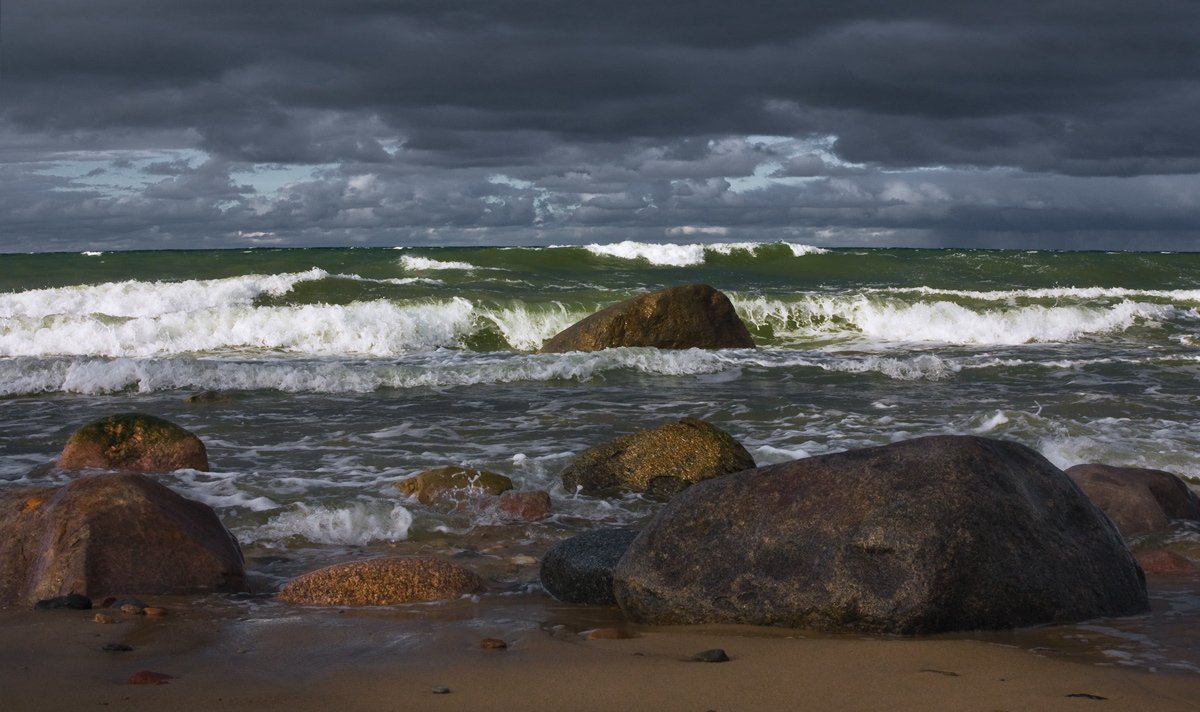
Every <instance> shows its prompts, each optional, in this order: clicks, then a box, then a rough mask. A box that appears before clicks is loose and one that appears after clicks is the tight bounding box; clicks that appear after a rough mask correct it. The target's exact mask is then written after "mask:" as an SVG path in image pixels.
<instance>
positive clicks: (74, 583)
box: [0, 473, 245, 605]
mask: <svg viewBox="0 0 1200 712" xmlns="http://www.w3.org/2000/svg"><path fill="white" fill-rule="evenodd" d="M243 588H245V571H244V569H243V563H242V554H241V550H240V549H239V548H238V544H237V541H236V540H235V539H234V538H233V535H231V534H230V533H229V531H228V530H227V529H225V527H224V526H222V525H221V521H220V520H219V519H218V518H217V515H216V513H215V512H214V511H213V510H212V508H211V507H209V506H208V505H206V504H203V503H200V502H195V501H192V500H189V499H186V498H184V497H182V496H180V495H178V494H176V493H175V492H172V491H171V490H170V489H168V488H166V487H164V486H163V485H161V484H159V483H158V482H156V481H154V480H153V479H151V478H149V477H146V476H145V475H139V474H133V473H119V474H108V475H97V476H91V477H80V478H78V479H75V480H73V481H71V482H70V483H68V484H66V485H64V486H62V487H58V488H45V489H33V490H14V491H9V492H5V493H3V494H0V605H7V604H13V603H21V602H32V601H37V600H39V599H42V598H49V597H53V596H61V595H65V594H67V593H79V594H83V595H87V596H90V597H94V598H96V599H100V600H103V599H104V598H105V597H106V596H109V595H112V594H123V593H128V592H137V593H143V594H171V593H201V592H210V591H239V590H242V589H243Z"/></svg>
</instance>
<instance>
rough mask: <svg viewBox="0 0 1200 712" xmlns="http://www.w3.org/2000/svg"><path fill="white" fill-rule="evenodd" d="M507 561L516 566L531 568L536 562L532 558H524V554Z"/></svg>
mask: <svg viewBox="0 0 1200 712" xmlns="http://www.w3.org/2000/svg"><path fill="white" fill-rule="evenodd" d="M509 561H510V562H512V563H514V564H516V565H517V566H532V565H534V564H536V563H537V562H538V560H537V559H535V558H533V557H532V556H526V555H525V554H517V555H516V556H514V557H512V558H511V559H509Z"/></svg>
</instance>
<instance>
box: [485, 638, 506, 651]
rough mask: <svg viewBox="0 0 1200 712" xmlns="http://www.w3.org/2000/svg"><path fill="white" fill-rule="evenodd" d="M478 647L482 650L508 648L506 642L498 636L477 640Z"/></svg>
mask: <svg viewBox="0 0 1200 712" xmlns="http://www.w3.org/2000/svg"><path fill="white" fill-rule="evenodd" d="M479 647H481V648H483V649H484V650H505V649H507V648H508V643H506V642H504V641H503V640H500V639H499V638H484V639H483V640H481V641H479Z"/></svg>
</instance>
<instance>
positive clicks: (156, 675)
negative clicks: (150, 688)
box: [125, 670, 171, 685]
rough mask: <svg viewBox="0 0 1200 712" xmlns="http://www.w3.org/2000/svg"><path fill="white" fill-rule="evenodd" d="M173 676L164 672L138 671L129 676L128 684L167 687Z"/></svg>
mask: <svg viewBox="0 0 1200 712" xmlns="http://www.w3.org/2000/svg"><path fill="white" fill-rule="evenodd" d="M170 679H171V676H170V675H168V674H166V673H163V672H154V671H153V670H138V671H137V672H135V673H133V674H132V675H130V676H129V679H128V680H126V681H125V682H126V684H129V685H165V684H167V680H170Z"/></svg>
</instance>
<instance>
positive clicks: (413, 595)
mask: <svg viewBox="0 0 1200 712" xmlns="http://www.w3.org/2000/svg"><path fill="white" fill-rule="evenodd" d="M483 588H484V583H483V580H482V579H480V578H479V576H477V575H476V574H475V573H474V572H472V571H469V570H467V569H465V568H463V567H461V566H458V565H457V564H452V563H450V562H449V561H445V560H443V559H434V558H429V557H420V556H411V557H409V556H385V557H380V558H376V559H366V560H364V561H350V562H347V563H344V564H334V565H333V566H327V567H325V568H323V569H317V570H316V571H311V572H309V573H307V574H304V575H303V576H300V577H298V578H295V579H293V580H292V581H290V582H288V584H287V585H286V586H284V587H283V589H282V590H281V591H280V592H279V600H281V601H284V602H286V603H292V604H296V605H303V606H392V605H397V604H400V603H413V602H417V601H439V600H446V599H453V598H458V597H459V596H462V595H464V594H469V593H477V592H480V591H482V590H483Z"/></svg>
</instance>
